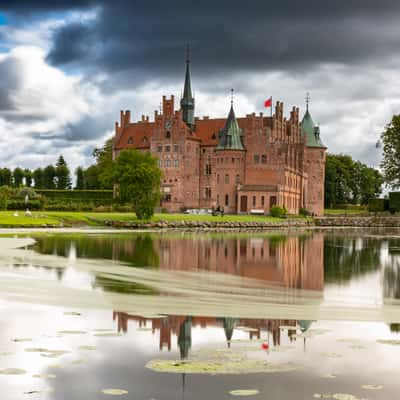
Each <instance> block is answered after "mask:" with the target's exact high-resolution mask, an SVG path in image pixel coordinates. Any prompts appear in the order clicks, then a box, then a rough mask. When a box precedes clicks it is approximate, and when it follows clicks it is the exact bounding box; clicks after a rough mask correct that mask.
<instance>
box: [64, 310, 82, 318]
mask: <svg viewBox="0 0 400 400" xmlns="http://www.w3.org/2000/svg"><path fill="white" fill-rule="evenodd" d="M64 315H68V316H71V317H80V316H81V315H82V314H81V313H80V312H77V311H66V312H65V313H64Z"/></svg>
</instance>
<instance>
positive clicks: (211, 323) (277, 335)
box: [113, 311, 312, 359]
mask: <svg viewBox="0 0 400 400" xmlns="http://www.w3.org/2000/svg"><path fill="white" fill-rule="evenodd" d="M113 320H114V321H116V323H117V329H118V332H123V333H127V332H128V322H129V321H133V322H135V323H136V324H137V326H138V327H139V328H150V329H151V332H152V334H153V335H154V336H156V337H157V336H158V337H159V349H160V350H168V351H171V348H172V340H173V337H176V339H177V342H176V343H177V346H178V348H179V352H180V356H181V358H182V359H184V358H187V357H188V356H189V352H190V349H191V346H192V329H193V328H196V327H200V328H203V329H206V328H210V327H218V328H221V329H223V330H224V333H225V338H226V343H227V346H228V347H230V343H231V340H232V337H233V334H234V331H235V329H238V330H241V331H245V332H248V338H249V339H250V340H252V339H261V338H263V337H264V338H265V337H266V336H267V337H268V342H269V343H270V345H273V346H279V345H280V344H281V339H282V335H287V337H288V339H289V341H291V342H292V341H294V340H296V332H297V330H298V329H300V330H301V331H302V332H304V331H306V330H307V329H308V328H309V327H310V325H311V323H312V321H294V320H277V319H274V320H271V319H242V318H232V317H223V318H214V317H195V316H177V315H170V316H163V317H161V318H160V317H158V316H157V317H155V318H151V317H143V316H140V315H132V314H128V313H125V312H118V311H114V312H113ZM283 326H284V327H285V329H284V330H283V329H281V327H283ZM289 326H291V327H293V329H287V327H289Z"/></svg>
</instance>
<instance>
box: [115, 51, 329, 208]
mask: <svg viewBox="0 0 400 400" xmlns="http://www.w3.org/2000/svg"><path fill="white" fill-rule="evenodd" d="M189 67H190V61H189V59H187V61H186V76H185V83H184V91H183V95H182V98H181V100H180V109H179V110H176V109H175V99H174V96H171V97H170V98H167V97H166V96H163V98H162V109H161V110H160V112H158V111H155V112H154V121H150V120H149V117H148V116H143V115H142V118H141V120H140V121H138V122H132V121H131V114H130V111H125V112H124V111H121V115H120V122H119V123H118V122H116V123H115V136H114V138H113V156H114V158H116V157H117V156H118V154H119V153H120V152H121V151H122V150H123V149H129V148H132V149H138V150H141V151H150V152H151V154H153V155H154V156H156V157H157V158H158V159H159V166H160V168H161V170H162V172H163V180H162V185H161V191H162V203H161V206H162V207H163V208H166V209H167V210H168V211H170V212H177V211H182V210H184V209H187V208H212V207H218V206H220V207H223V208H224V211H225V213H235V214H236V213H250V212H257V213H261V212H262V213H264V214H268V213H269V211H270V209H271V207H272V206H274V205H278V206H281V207H285V208H286V209H287V210H288V212H289V213H292V214H297V213H299V210H300V209H301V208H304V209H306V210H308V211H309V212H311V213H312V214H314V215H322V214H323V210H324V179H325V153H326V147H325V146H324V145H323V143H322V141H321V139H320V132H319V127H317V126H316V125H315V124H314V122H313V120H312V118H311V114H310V112H309V110H308V102H307V110H306V113H305V115H304V117H303V120H302V121H301V122H300V119H299V109H298V108H297V107H293V108H292V111H291V112H290V117H289V118H286V117H284V116H283V103H282V102H279V101H278V102H276V106H275V113H274V114H273V115H272V116H271V117H268V116H264V115H263V114H262V113H259V114H258V115H256V114H255V113H252V114H248V115H246V117H243V118H236V116H235V112H234V107H233V101H231V107H230V111H229V113H228V117H227V118H209V117H203V118H202V119H200V118H197V117H195V116H194V110H195V99H194V97H193V94H192V89H191V80H190V68H189ZM271 107H272V105H271Z"/></svg>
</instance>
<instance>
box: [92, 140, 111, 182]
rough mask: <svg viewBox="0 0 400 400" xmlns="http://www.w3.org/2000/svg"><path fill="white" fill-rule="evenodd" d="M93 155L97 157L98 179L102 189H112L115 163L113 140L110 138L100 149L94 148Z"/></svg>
mask: <svg viewBox="0 0 400 400" xmlns="http://www.w3.org/2000/svg"><path fill="white" fill-rule="evenodd" d="M93 157H95V159H96V166H97V171H98V174H99V177H98V181H99V186H100V188H101V189H112V185H111V186H110V173H111V170H112V165H113V142H112V139H108V140H107V141H106V142H105V143H104V146H103V147H102V148H100V149H94V151H93Z"/></svg>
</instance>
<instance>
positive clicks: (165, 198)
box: [164, 194, 172, 202]
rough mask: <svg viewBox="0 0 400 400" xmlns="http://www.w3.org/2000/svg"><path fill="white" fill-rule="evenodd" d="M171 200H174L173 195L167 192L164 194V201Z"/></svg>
mask: <svg viewBox="0 0 400 400" xmlns="http://www.w3.org/2000/svg"><path fill="white" fill-rule="evenodd" d="M171 200H172V197H171V195H170V194H166V195H165V196H164V201H165V202H170V201H171Z"/></svg>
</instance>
